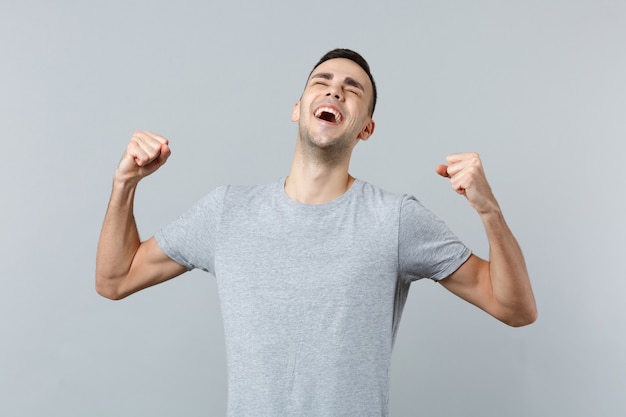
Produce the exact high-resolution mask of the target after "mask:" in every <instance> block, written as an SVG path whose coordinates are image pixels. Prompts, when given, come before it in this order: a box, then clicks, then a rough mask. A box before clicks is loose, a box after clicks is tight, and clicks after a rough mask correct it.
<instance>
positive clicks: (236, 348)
mask: <svg viewBox="0 0 626 417" xmlns="http://www.w3.org/2000/svg"><path fill="white" fill-rule="evenodd" d="M156 239H157V242H158V244H159V246H160V247H161V248H162V249H163V251H164V252H165V253H166V254H167V255H168V256H170V257H171V258H172V259H174V260H175V261H176V262H178V263H180V264H181V265H184V266H185V267H186V268H188V269H193V268H200V269H203V270H205V271H207V272H210V273H211V274H213V275H214V276H215V277H216V279H217V285H218V291H219V296H220V303H221V308H222V313H223V320H224V330H225V338H226V352H227V362H228V390H229V398H228V415H229V416H236V417H247V416H260V417H272V416H298V417H303V416H324V417H328V416H358V417H366V416H376V417H380V416H387V415H388V394H389V376H390V365H391V351H392V347H393V341H394V339H395V334H396V330H397V327H398V323H399V320H400V315H401V313H402V308H403V306H404V303H405V301H406V297H407V294H408V288H409V284H410V282H411V281H414V280H416V279H420V278H430V279H434V280H439V279H441V278H445V277H447V276H448V275H450V274H451V273H452V272H454V271H455V270H456V269H457V268H458V267H459V266H460V265H461V264H462V263H463V262H465V261H466V260H467V258H468V257H469V255H470V250H469V249H468V248H467V247H466V246H465V245H463V244H462V243H461V242H460V241H459V240H458V239H457V237H456V236H455V235H454V234H452V233H451V232H450V230H449V229H448V228H447V227H446V225H445V224H444V223H443V222H441V221H440V220H438V219H437V218H436V217H435V216H434V215H433V214H432V213H430V212H429V211H428V210H426V209H425V208H424V207H423V206H422V205H421V204H420V203H419V202H418V201H417V200H416V199H415V198H413V197H410V196H400V195H394V194H391V193H388V192H385V191H383V190H381V189H380V188H377V187H375V186H372V185H370V184H368V183H366V182H363V181H360V180H356V181H355V182H354V184H353V185H352V187H351V188H350V189H349V190H348V191H347V192H346V193H345V194H343V195H342V196H340V197H339V198H337V199H335V200H333V201H331V202H329V203H327V204H319V205H307V204H300V203H297V202H295V201H293V200H291V199H290V198H289V197H288V196H287V195H286V194H285V191H284V178H283V179H281V180H279V181H275V182H272V183H270V184H264V185H256V186H250V187H233V186H224V187H220V188H217V189H216V190H214V191H212V192H211V193H209V194H208V195H207V196H206V197H204V198H203V199H201V200H200V201H199V202H198V203H196V204H195V205H194V206H193V207H192V208H191V209H190V210H188V211H187V212H186V213H185V214H183V215H182V216H181V217H180V218H178V219H177V220H176V221H174V222H173V223H171V224H169V225H168V226H167V227H165V228H164V229H162V230H160V231H159V232H158V233H157V234H156Z"/></svg>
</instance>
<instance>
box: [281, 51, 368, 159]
mask: <svg viewBox="0 0 626 417" xmlns="http://www.w3.org/2000/svg"><path fill="white" fill-rule="evenodd" d="M372 97H373V88H372V83H371V82H370V79H369V77H368V76H367V74H366V73H365V71H363V69H362V68H361V67H360V66H359V65H358V64H356V63H355V62H353V61H351V60H349V59H344V58H337V59H331V60H328V61H326V62H323V63H322V64H320V65H319V66H318V67H317V68H315V69H314V70H313V72H312V73H311V76H310V77H309V79H308V81H307V84H306V87H305V89H304V92H303V93H302V97H301V98H300V101H299V102H298V103H296V105H295V106H294V109H293V114H292V118H291V119H292V120H293V121H294V122H299V125H300V129H299V133H300V139H306V140H308V141H309V142H310V143H312V144H314V145H316V146H319V147H333V146H334V147H349V148H350V149H352V147H354V145H355V144H356V143H357V142H358V140H359V139H361V140H366V139H367V138H369V136H370V135H371V134H372V133H373V131H374V121H373V120H372V118H371V117H370V106H371V103H372Z"/></svg>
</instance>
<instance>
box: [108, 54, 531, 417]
mask: <svg viewBox="0 0 626 417" xmlns="http://www.w3.org/2000/svg"><path fill="white" fill-rule="evenodd" d="M375 104H376V86H375V83H374V80H373V78H372V76H371V73H370V70H369V66H368V64H367V63H366V62H365V60H364V59H363V58H362V57H361V56H360V55H358V54H357V53H355V52H353V51H350V50H345V49H338V50H333V51H331V52H329V53H328V54H326V55H325V56H324V57H322V59H321V60H320V61H319V62H318V64H317V65H316V66H315V67H314V69H313V71H312V72H311V74H310V75H309V78H308V81H307V84H306V87H305V89H304V92H303V93H302V97H301V98H300V100H299V101H298V102H297V103H296V104H295V106H294V110H293V114H292V120H293V121H294V122H298V125H299V129H298V137H297V142H296V148H295V154H294V158H293V163H292V166H291V170H290V172H289V175H288V176H287V177H286V178H282V179H280V180H279V181H275V182H273V183H270V184H263V185H257V186H251V187H233V186H225V187H220V188H218V189H216V190H214V191H212V192H211V193H209V194H208V195H207V196H206V197H204V198H203V199H202V200H200V201H199V202H198V203H196V204H195V205H194V206H193V207H192V208H191V209H189V210H188V211H187V212H186V213H185V214H183V215H182V216H181V217H180V218H179V219H177V220H176V221H174V222H173V223H172V224H170V225H168V226H166V227H165V228H164V229H162V230H160V231H159V232H158V233H157V234H156V235H155V236H154V237H152V238H150V239H148V240H147V241H145V242H141V241H140V239H139V236H138V233H137V227H136V225H135V221H134V218H133V197H134V193H135V189H136V187H137V184H138V183H139V181H140V180H141V179H142V178H144V177H145V176H147V175H149V174H151V173H152V172H154V171H155V170H157V169H158V168H160V167H161V166H162V165H163V164H164V163H165V162H166V160H167V158H168V157H169V155H170V150H169V147H168V140H167V139H165V138H163V137H161V136H159V135H156V134H154V133H150V132H135V134H134V135H133V136H132V138H131V140H130V143H129V144H128V147H127V149H126V152H125V154H124V156H123V158H122V160H121V162H120V164H119V166H118V168H117V170H116V172H115V176H114V182H113V191H112V195H111V200H110V203H109V208H108V211H107V214H106V217H105V220H104V225H103V228H102V233H101V236H100V241H99V246H98V256H97V271H96V288H97V291H98V292H99V293H100V294H101V295H103V296H105V297H107V298H111V299H121V298H124V297H126V296H128V295H130V294H132V293H134V292H136V291H139V290H141V289H143V288H146V287H149V286H152V285H155V284H158V283H161V282H163V281H166V280H168V279H170V278H173V277H175V276H177V275H180V274H182V273H183V272H185V271H187V270H190V269H193V268H200V269H203V270H205V271H208V272H210V273H212V274H213V275H214V276H215V277H216V279H217V283H218V290H219V295H220V302H221V305H222V311H223V318H224V328H225V338H226V344H227V358H228V384H229V401H228V410H229V415H231V416H238V417H239V416H264V417H266V416H305V415H311V416H347V415H351V416H352V415H354V416H386V415H387V414H388V404H387V401H388V391H389V374H390V361H391V351H392V346H393V340H394V337H395V333H396V329H397V326H398V322H399V318H400V315H401V312H402V308H403V306H404V302H405V300H406V296H407V292H408V288H409V285H410V283H411V282H412V281H414V280H416V279H420V278H430V279H433V280H436V281H439V282H441V284H442V285H443V286H444V287H445V288H447V289H448V290H450V291H452V292H453V293H455V294H457V295H458V296H460V297H461V298H463V299H465V300H467V301H469V302H470V303H472V304H474V305H476V306H478V307H479V308H481V309H483V310H485V311H486V312H487V313H489V314H491V315H493V316H494V317H496V318H497V319H499V320H501V321H503V322H505V323H507V324H509V325H511V326H522V325H526V324H529V323H532V322H533V321H534V320H535V319H536V315H537V312H536V307H535V301H534V297H533V293H532V290H531V286H530V282H529V278H528V274H527V272H526V267H525V263H524V259H523V256H522V252H521V250H520V248H519V246H518V244H517V243H516V241H515V238H514V237H513V235H512V234H511V232H510V230H509V229H508V227H507V225H506V223H505V221H504V219H503V216H502V213H501V211H500V208H499V206H498V203H497V202H496V200H495V198H494V196H493V194H492V193H491V190H490V187H489V185H488V183H487V180H486V178H485V175H484V172H483V169H482V165H481V161H480V159H479V157H478V155H476V154H474V153H469V154H457V155H450V156H448V157H447V165H439V166H438V167H437V172H438V173H439V175H441V176H443V177H447V178H449V179H450V182H451V184H452V187H453V188H454V189H455V190H456V191H457V192H458V193H461V194H464V195H465V197H466V198H467V200H468V201H469V203H470V204H471V205H472V206H473V207H474V209H475V210H476V211H477V212H478V214H479V215H480V218H481V219H482V222H483V224H484V227H485V231H486V233H487V237H488V240H489V244H490V260H489V262H487V261H485V260H483V259H480V258H478V257H477V256H475V255H473V254H471V252H470V250H469V249H468V248H467V247H465V245H463V244H462V243H461V242H460V241H459V240H458V239H457V238H456V237H455V236H454V234H452V233H451V232H450V231H449V230H448V228H447V227H446V226H445V225H444V224H443V223H442V222H441V221H440V220H438V219H437V218H436V217H434V216H433V215H432V214H431V213H430V212H428V211H427V210H425V209H424V208H423V207H422V206H421V205H420V203H419V202H417V200H415V199H414V198H413V197H410V196H406V195H404V196H399V195H393V194H390V193H387V192H385V191H382V190H381V189H379V188H377V187H375V186H372V185H370V184H367V183H365V182H363V181H360V180H358V179H355V178H354V177H352V176H351V175H350V174H349V173H348V166H349V162H350V157H351V153H352V150H353V149H354V146H355V145H356V144H357V143H358V142H359V141H360V140H367V139H368V138H369V137H370V136H371V135H372V134H373V132H374V128H375V124H374V121H373V119H372V114H373V111H374V107H375Z"/></svg>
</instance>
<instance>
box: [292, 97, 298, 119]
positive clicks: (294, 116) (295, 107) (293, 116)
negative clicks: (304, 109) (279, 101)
mask: <svg viewBox="0 0 626 417" xmlns="http://www.w3.org/2000/svg"><path fill="white" fill-rule="evenodd" d="M298 120H300V102H299V101H297V102H296V104H294V105H293V111H292V112H291V121H292V122H297V121H298Z"/></svg>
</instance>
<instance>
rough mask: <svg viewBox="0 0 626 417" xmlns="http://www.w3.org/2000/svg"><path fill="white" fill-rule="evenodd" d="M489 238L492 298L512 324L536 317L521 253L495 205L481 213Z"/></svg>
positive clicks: (533, 300)
mask: <svg viewBox="0 0 626 417" xmlns="http://www.w3.org/2000/svg"><path fill="white" fill-rule="evenodd" d="M481 220H482V222H483V225H484V226H485V231H486V233H487V239H488V241H489V270H490V276H491V286H492V290H493V297H494V300H495V301H496V302H497V303H498V305H500V306H501V309H502V312H503V317H504V318H505V321H506V322H507V323H508V324H510V325H512V326H520V325H525V324H530V323H532V322H534V321H535V320H536V318H537V308H536V305H535V298H534V295H533V291H532V288H531V285H530V278H529V276H528V270H527V269H526V262H525V261H524V255H523V253H522V250H521V248H520V246H519V244H518V243H517V240H516V239H515V237H514V236H513V233H512V232H511V230H510V229H509V227H508V226H507V224H506V222H505V220H504V216H503V215H502V212H501V211H500V209H499V207H495V208H494V209H493V210H490V211H489V212H487V213H483V214H481Z"/></svg>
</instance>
